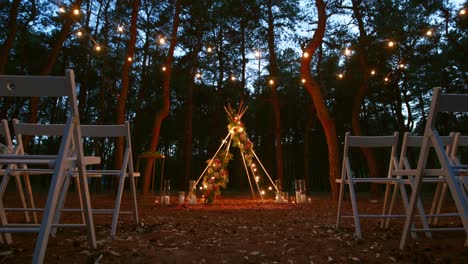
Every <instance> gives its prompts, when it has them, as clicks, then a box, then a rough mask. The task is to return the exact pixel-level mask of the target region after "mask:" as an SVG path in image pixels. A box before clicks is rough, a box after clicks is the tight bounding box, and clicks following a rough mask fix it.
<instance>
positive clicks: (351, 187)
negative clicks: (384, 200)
mask: <svg viewBox="0 0 468 264" xmlns="http://www.w3.org/2000/svg"><path fill="white" fill-rule="evenodd" d="M348 186H349V195H350V196H351V206H352V208H353V217H354V226H355V228H356V235H357V237H358V238H362V233H361V224H360V222H359V213H358V209H357V202H356V193H355V192H354V182H353V181H352V180H350V181H349V184H348Z"/></svg>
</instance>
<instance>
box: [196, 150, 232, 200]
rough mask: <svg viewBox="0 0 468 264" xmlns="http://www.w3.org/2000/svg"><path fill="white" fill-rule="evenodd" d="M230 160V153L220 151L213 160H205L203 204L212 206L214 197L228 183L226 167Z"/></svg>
mask: <svg viewBox="0 0 468 264" xmlns="http://www.w3.org/2000/svg"><path fill="white" fill-rule="evenodd" d="M231 159H232V154H231V153H229V152H226V151H220V152H218V154H217V155H216V156H215V157H214V158H213V159H210V160H207V163H208V169H207V171H206V174H205V177H204V178H203V186H204V189H205V204H212V203H213V201H214V199H215V198H216V196H217V195H219V194H220V193H221V191H220V188H226V186H227V183H228V182H229V177H228V176H229V173H228V170H227V165H228V163H229V161H230V160H231Z"/></svg>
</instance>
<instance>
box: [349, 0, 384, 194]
mask: <svg viewBox="0 0 468 264" xmlns="http://www.w3.org/2000/svg"><path fill="white" fill-rule="evenodd" d="M352 2H353V13H354V17H355V18H356V20H357V23H358V28H359V43H358V46H357V55H358V59H359V66H360V68H361V71H360V73H361V83H360V85H359V89H358V92H357V95H356V96H355V97H354V101H353V109H352V112H351V124H352V130H353V134H354V135H355V136H361V135H362V130H361V124H360V121H359V114H360V113H361V105H362V102H363V101H364V98H365V97H366V94H367V92H368V91H369V74H370V73H369V66H368V62H367V58H366V48H367V43H368V40H367V33H366V30H365V28H364V22H363V20H362V14H361V12H360V10H359V3H360V2H361V1H359V0H353V1H352ZM361 151H362V153H363V155H364V158H365V159H366V161H367V166H368V168H369V174H370V175H369V177H371V178H376V177H379V172H380V169H379V167H378V165H377V161H376V159H375V155H374V153H373V151H372V149H370V148H361ZM371 194H372V195H373V196H376V195H377V194H378V186H377V185H376V184H371Z"/></svg>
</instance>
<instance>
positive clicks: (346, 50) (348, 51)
mask: <svg viewBox="0 0 468 264" xmlns="http://www.w3.org/2000/svg"><path fill="white" fill-rule="evenodd" d="M344 54H345V55H346V56H349V55H351V50H350V49H348V48H346V49H345V51H344Z"/></svg>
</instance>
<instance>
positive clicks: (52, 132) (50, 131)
mask: <svg viewBox="0 0 468 264" xmlns="http://www.w3.org/2000/svg"><path fill="white" fill-rule="evenodd" d="M12 123H13V131H14V133H15V137H16V142H17V146H16V152H17V154H19V155H24V154H25V153H24V144H23V137H32V138H34V139H35V138H36V137H38V138H43V137H46V138H47V139H48V140H49V141H50V140H51V139H60V138H61V137H63V136H64V132H65V124H39V123H36V124H31V123H22V122H20V121H19V120H18V119H13V121H12ZM82 136H83V135H82ZM83 137H84V136H83ZM52 151H54V150H52ZM69 151H70V152H71V153H73V152H74V151H75V149H74V146H73V142H72V144H71V146H70V150H69ZM85 158H86V157H85ZM10 171H11V172H12V173H15V175H22V176H25V177H27V178H28V179H29V176H39V175H41V176H43V175H52V174H53V173H54V169H53V168H44V167H43V166H42V167H28V166H27V165H26V164H22V165H21V166H20V167H18V168H14V169H11V170H10ZM74 171H76V169H68V170H67V175H68V174H70V173H72V172H74ZM87 175H88V174H87ZM74 179H75V181H76V185H77V186H78V187H79V186H80V185H79V184H78V182H79V181H78V177H75V178H74ZM66 182H67V179H65V181H64V183H66ZM64 186H65V184H64ZM62 189H63V190H64V189H65V187H63V188H62ZM28 193H29V194H30V196H31V200H33V199H32V196H33V195H32V188H31V184H29V192H28ZM78 193H79V202H80V208H83V200H82V198H83V197H82V196H81V195H80V191H78ZM62 194H63V191H62ZM58 208H60V206H58ZM18 209H20V208H5V210H6V211H12V210H18ZM27 210H29V211H33V212H36V211H43V208H36V206H35V204H34V202H32V203H30V206H29V208H28V209H27ZM82 218H83V223H84V222H85V216H84V214H82ZM56 223H57V222H54V224H56ZM65 226H66V225H65ZM53 229H55V228H53Z"/></svg>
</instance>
